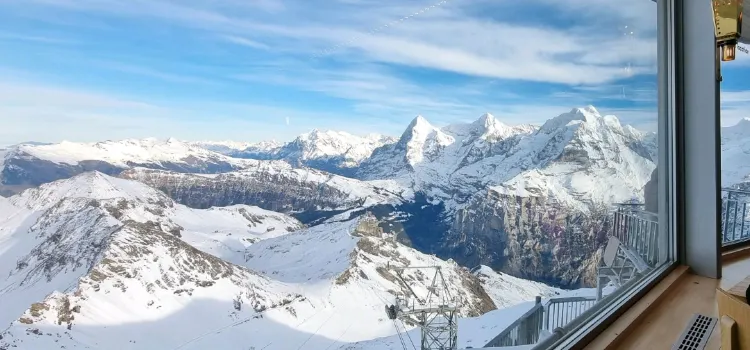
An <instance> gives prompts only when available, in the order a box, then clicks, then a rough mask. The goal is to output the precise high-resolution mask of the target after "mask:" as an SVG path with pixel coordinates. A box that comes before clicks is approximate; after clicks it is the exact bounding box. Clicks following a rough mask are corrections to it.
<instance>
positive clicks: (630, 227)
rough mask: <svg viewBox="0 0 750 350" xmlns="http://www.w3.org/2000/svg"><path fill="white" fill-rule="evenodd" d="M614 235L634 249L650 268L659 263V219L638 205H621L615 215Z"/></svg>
mask: <svg viewBox="0 0 750 350" xmlns="http://www.w3.org/2000/svg"><path fill="white" fill-rule="evenodd" d="M612 225H613V227H612V235H613V236H614V237H616V238H617V239H619V240H620V242H621V243H622V244H624V245H625V246H626V247H628V248H630V249H632V250H633V251H635V252H636V253H638V255H639V256H640V257H641V259H643V261H645V262H646V263H647V264H648V265H649V266H656V265H658V262H659V217H658V216H657V215H656V213H652V212H648V211H645V210H641V209H640V207H638V206H637V205H633V204H629V205H619V206H618V208H617V210H615V213H614V219H613V223H612Z"/></svg>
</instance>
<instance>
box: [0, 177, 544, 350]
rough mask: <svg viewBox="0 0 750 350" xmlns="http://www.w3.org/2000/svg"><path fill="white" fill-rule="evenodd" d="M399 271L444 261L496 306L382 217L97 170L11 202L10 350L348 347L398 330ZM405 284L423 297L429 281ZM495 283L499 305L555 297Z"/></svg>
mask: <svg viewBox="0 0 750 350" xmlns="http://www.w3.org/2000/svg"><path fill="white" fill-rule="evenodd" d="M291 231H293V232H291ZM389 266H394V267H395V266H440V267H441V268H442V271H443V274H444V275H445V277H446V281H447V283H448V284H449V285H450V289H451V290H452V291H454V292H455V295H456V296H457V297H458V298H459V300H460V302H459V305H460V306H461V312H460V313H461V314H462V315H463V316H466V317H478V316H480V315H483V314H485V313H486V312H488V311H491V310H493V309H495V303H494V302H493V297H491V296H490V294H488V292H486V291H485V289H484V288H483V287H482V282H481V280H480V279H479V278H477V277H476V276H475V275H473V274H471V273H470V272H469V271H468V269H466V268H463V267H460V266H459V265H457V264H456V263H455V262H452V261H443V260H440V259H438V258H436V257H434V256H430V255H425V254H423V253H421V252H418V251H416V250H414V249H413V248H409V247H406V246H404V245H402V244H400V243H397V242H396V241H394V240H393V238H392V237H391V236H389V235H388V234H387V233H384V232H383V230H382V229H381V228H380V227H379V226H378V223H377V221H376V220H375V218H374V217H373V216H371V215H365V216H362V217H359V218H355V219H351V220H350V219H347V216H346V215H339V216H336V217H334V218H332V219H331V220H329V221H326V222H324V223H322V224H319V225H316V226H314V227H310V228H301V225H300V224H299V222H298V221H296V220H294V219H293V218H291V217H288V216H285V215H283V214H278V213H273V212H268V211H265V210H262V209H259V208H255V207H247V206H233V207H227V208H212V209H191V208H188V207H185V206H182V205H180V204H177V203H174V202H173V201H172V200H171V199H170V198H168V197H167V196H166V195H165V194H163V193H161V192H159V191H157V190H154V189H152V188H150V187H148V186H146V185H144V184H142V183H140V182H137V181H132V180H125V179H118V178H114V177H110V176H107V175H104V174H101V173H98V172H89V173H85V174H81V175H77V176H75V177H73V178H71V179H67V180H60V181H56V182H53V183H49V184H45V185H42V186H40V187H39V188H38V189H29V190H27V191H24V192H23V193H21V194H19V195H16V196H13V197H10V198H8V199H6V198H0V269H2V270H1V271H0V276H3V278H4V279H3V280H2V281H0V315H1V316H0V317H1V318H0V324H10V326H9V327H8V328H7V329H5V330H3V331H1V332H0V335H2V337H1V338H0V347H2V348H11V347H12V348H20V349H51V348H59V347H60V346H64V347H65V348H66V349H112V348H118V349H131V348H132V349H173V348H180V349H205V348H221V349H248V348H252V347H255V348H262V347H266V348H267V349H289V348H290V347H291V348H296V347H299V346H304V348H309V349H329V348H334V349H337V348H344V346H347V345H346V344H349V343H352V342H363V341H367V340H373V339H376V338H378V337H389V336H391V335H393V334H395V333H396V329H395V328H394V327H395V325H394V324H393V323H392V322H391V321H390V320H388V319H387V317H386V316H385V313H384V311H383V307H384V305H386V304H388V303H389V302H393V299H394V298H395V296H396V295H402V296H403V295H404V294H405V293H407V292H408V289H407V287H406V286H405V285H403V284H401V283H400V282H398V280H396V279H395V277H394V272H393V271H392V270H390V269H389ZM405 278H406V279H407V280H409V281H410V286H409V287H410V288H412V289H413V290H414V291H415V293H418V294H419V293H422V294H424V293H426V291H427V286H428V285H429V283H430V282H431V281H430V276H427V275H425V274H424V273H420V272H419V270H413V271H412V272H408V273H406V274H405ZM494 281H495V282H493V283H491V285H492V288H494V289H493V291H492V295H494V296H495V298H503V297H502V296H503V295H507V294H509V293H512V294H513V295H512V296H509V297H510V298H515V299H514V300H523V299H524V298H525V297H526V296H528V295H533V294H534V293H536V292H537V291H540V290H541V289H544V288H541V287H540V286H539V285H538V284H534V283H530V282H526V285H528V290H526V289H527V288H526V287H525V286H524V282H523V281H520V280H515V281H513V282H512V283H507V285H506V284H503V283H500V284H498V283H499V282H498V281H497V279H496V278H495V279H494ZM488 285H489V284H488ZM506 287H507V288H508V289H507V291H503V290H502V288H506ZM540 288H541V289H540ZM547 288H548V289H549V290H550V291H551V290H552V289H551V288H549V287H547ZM519 293H520V294H519ZM498 300H503V299H498ZM352 315H357V316H356V317H357V319H358V322H352ZM493 315H494V316H493V317H494V318H493V320H495V321H496V320H497V319H498V317H499V314H497V313H494V314H493ZM514 316H515V315H514V314H507V315H506V316H505V318H507V319H508V320H506V321H507V322H506V323H509V322H512V321H511V320H510V319H511V318H512V317H514ZM480 319H481V317H480ZM477 320H479V319H477ZM476 322H480V321H475V323H476ZM486 323H487V322H485V324H486ZM355 325H356V327H353V326H355ZM398 326H399V327H402V330H401V331H402V332H403V331H404V330H405V329H403V327H409V328H412V327H411V326H405V325H398ZM165 329H169V330H170V331H164V330H165ZM495 331H499V330H493V331H491V332H495ZM491 332H485V333H487V334H485V335H484V337H485V338H487V337H492V336H493V335H492V334H491ZM249 335H252V336H249ZM469 340H471V339H467V341H469ZM482 340H485V339H482ZM370 348H372V349H378V348H380V347H378V346H377V343H373V346H371V347H370Z"/></svg>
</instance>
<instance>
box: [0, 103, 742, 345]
mask: <svg viewBox="0 0 750 350" xmlns="http://www.w3.org/2000/svg"><path fill="white" fill-rule="evenodd" d="M723 131H724V132H723V135H722V136H723V137H722V140H723V144H722V148H723V154H722V156H723V158H724V166H725V169H723V180H722V181H723V182H724V183H725V184H732V185H739V186H743V185H744V184H746V183H750V181H748V180H749V179H750V177H749V175H750V168H748V167H746V166H745V164H750V162H748V160H750V141H747V140H750V138H749V137H750V120H745V121H742V122H741V123H739V124H738V125H737V126H734V127H730V128H725V129H724V130H723ZM746 146H747V147H746ZM746 149H747V150H746ZM656 151H657V144H656V134H654V133H649V132H643V131H639V130H636V129H635V128H633V127H631V126H628V125H622V124H621V123H620V121H619V120H618V119H617V118H616V117H615V116H603V115H601V114H600V113H599V112H598V111H597V110H596V109H595V108H594V107H592V106H587V107H583V108H574V109H572V110H571V111H569V112H567V113H563V114H560V115H558V116H556V117H553V118H551V119H549V120H548V121H547V122H545V123H544V124H543V125H540V126H535V125H519V126H510V125H506V124H504V123H502V122H501V121H499V120H498V119H497V118H495V117H494V116H492V115H490V114H485V115H482V116H481V117H480V118H479V119H477V120H476V121H474V122H471V123H463V124H453V125H448V126H444V127H436V126H434V125H432V124H430V122H429V121H428V120H427V119H426V118H423V117H421V116H419V117H416V118H415V119H414V120H413V121H412V122H411V123H409V125H408V126H407V127H406V129H405V130H404V132H403V133H402V134H401V135H400V136H399V137H388V136H382V135H377V134H371V135H368V136H365V137H359V136H354V135H351V134H347V133H344V132H336V131H320V130H313V131H311V132H309V133H306V134H303V135H300V136H299V137H297V138H296V139H294V140H292V141H290V142H285V143H281V142H276V141H266V142H261V143H245V142H232V141H217V142H214V141H203V142H185V141H179V140H176V139H167V140H157V139H142V140H139V139H128V140H121V141H103V142H97V143H76V142H62V143H57V144H42V143H33V142H30V143H24V144H19V145H14V146H11V147H8V148H6V149H3V150H0V193H2V194H4V195H5V196H6V197H7V198H5V197H0V276H6V277H0V278H4V279H0V324H3V323H5V324H9V325H10V326H9V328H7V329H2V328H1V327H0V349H4V348H12V347H17V348H33V349H43V350H46V349H52V348H60V346H65V347H66V348H67V349H90V348H101V349H109V348H121V347H123V344H128V346H131V347H133V348H139V349H141V348H142V349H164V348H170V349H171V348H180V349H204V348H236V347H237V345H238V344H241V345H242V346H243V347H242V348H243V349H245V348H249V347H253V346H254V347H255V348H257V349H260V348H266V349H269V350H270V349H288V348H290V347H291V348H296V347H305V348H310V349H363V350H380V349H390V348H393V346H397V345H396V344H398V341H399V340H398V339H397V338H396V337H395V333H396V328H394V327H401V329H402V331H401V332H404V331H406V328H407V327H408V328H410V329H411V328H412V327H413V325H395V324H394V323H392V322H391V321H390V320H388V319H387V318H386V317H385V314H384V311H383V306H384V305H385V304H388V303H389V302H392V300H393V299H394V298H395V297H396V296H403V295H405V294H406V293H408V288H407V287H406V286H405V285H404V284H403V283H402V282H400V281H399V280H398V279H396V278H395V276H394V274H393V271H391V270H389V267H392V266H417V265H418V266H439V267H441V269H442V271H443V272H444V274H446V278H447V283H448V284H449V286H450V288H451V290H454V291H457V293H456V294H457V296H459V297H460V299H461V301H460V309H461V311H460V313H461V315H462V316H463V317H465V318H462V319H461V321H460V325H461V327H464V328H463V329H469V330H470V332H463V333H462V334H465V335H464V336H460V338H459V341H460V342H461V344H462V346H473V347H481V346H482V345H484V343H486V341H488V340H489V339H491V338H492V337H494V336H495V335H497V333H498V332H500V331H501V330H502V329H503V328H504V327H505V326H507V325H509V324H510V323H511V322H512V321H513V320H514V318H515V317H518V316H520V315H521V314H523V313H524V312H526V311H527V310H528V308H529V307H531V304H529V301H530V300H533V298H534V296H536V295H541V296H544V297H548V296H554V295H568V294H570V293H573V294H575V293H578V294H575V295H579V294H580V293H583V294H586V293H589V294H591V293H593V292H592V291H590V290H588V289H583V290H579V291H576V292H570V291H565V290H563V289H572V288H581V287H590V286H592V285H593V278H594V276H595V268H596V265H597V263H598V262H599V259H600V255H601V252H602V247H603V245H604V244H605V242H606V237H607V236H606V234H607V230H608V227H610V226H611V224H612V223H611V215H610V211H611V209H612V205H613V204H614V203H618V202H624V201H629V200H635V201H642V200H643V196H644V194H643V189H644V186H645V185H646V183H647V182H648V181H649V180H650V178H651V175H652V173H653V172H654V169H655V167H656V154H657V152H656ZM470 271H471V272H470ZM406 278H407V280H408V281H409V286H410V287H412V288H413V289H414V290H415V291H416V292H417V293H423V292H425V291H426V288H427V285H428V284H429V279H428V278H427V276H426V275H424V274H422V273H420V272H416V271H415V272H413V273H412V272H410V273H409V274H408V276H406ZM530 280H533V281H536V282H532V281H530ZM573 294H570V295H573ZM587 295H588V294H587ZM519 303H520V304H519ZM495 308H504V309H502V310H494V309H495ZM493 310H494V311H493ZM351 315H357V317H358V319H360V320H361V321H360V322H359V323H358V324H356V326H354V325H353V324H352V322H351ZM164 329H170V330H172V331H169V332H167V331H164ZM408 333H409V334H411V335H412V336H416V335H417V334H418V333H417V332H416V331H415V330H414V329H411V330H410V331H409V332H408ZM245 345H247V346H245Z"/></svg>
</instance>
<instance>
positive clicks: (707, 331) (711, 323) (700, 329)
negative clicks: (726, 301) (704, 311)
mask: <svg viewBox="0 0 750 350" xmlns="http://www.w3.org/2000/svg"><path fill="white" fill-rule="evenodd" d="M716 321H717V319H715V318H713V317H708V316H703V315H699V314H695V315H693V318H691V319H690V322H688V325H687V327H685V330H684V331H682V335H680V338H679V339H677V342H676V343H674V345H672V350H703V349H705V348H706V344H707V343H708V338H709V337H710V336H711V332H713V330H714V327H715V326H716Z"/></svg>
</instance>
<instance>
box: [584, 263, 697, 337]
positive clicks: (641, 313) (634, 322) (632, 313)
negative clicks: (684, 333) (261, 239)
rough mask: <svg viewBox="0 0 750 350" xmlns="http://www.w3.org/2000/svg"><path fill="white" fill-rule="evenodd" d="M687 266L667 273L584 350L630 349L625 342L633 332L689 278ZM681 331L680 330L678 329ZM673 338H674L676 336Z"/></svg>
mask: <svg viewBox="0 0 750 350" xmlns="http://www.w3.org/2000/svg"><path fill="white" fill-rule="evenodd" d="M688 271H689V268H688V267H687V266H678V267H677V268H676V269H674V271H672V272H671V273H669V274H668V275H667V276H666V277H664V279H662V280H661V281H660V282H659V283H658V284H657V285H656V286H654V287H653V288H652V289H651V290H650V291H649V292H648V293H646V295H644V296H643V297H642V298H641V299H640V300H638V301H637V302H636V303H635V304H634V305H633V306H632V307H630V309H628V310H627V311H625V313H623V314H622V316H620V317H619V318H618V319H617V320H616V321H615V322H614V323H612V324H611V325H610V326H609V327H607V329H606V330H604V331H603V332H602V333H600V334H599V336H597V337H596V338H594V340H593V341H591V343H589V344H588V345H587V346H586V347H585V348H584V349H590V350H609V349H620V348H623V349H625V348H630V347H629V346H628V347H625V344H624V342H625V340H632V338H633V337H631V335H632V334H633V331H634V330H636V328H637V327H638V326H640V325H642V323H643V321H644V319H645V318H646V316H648V315H649V314H650V312H651V311H653V310H654V309H655V308H656V306H658V305H659V303H662V302H663V301H664V300H666V299H667V296H669V295H670V294H671V292H672V291H674V289H675V288H674V287H675V286H677V285H680V284H681V281H682V280H683V279H685V277H686V276H689V273H688ZM680 330H681V329H680ZM678 335H679V333H678ZM678 335H676V336H675V339H676V337H677V336H678Z"/></svg>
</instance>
